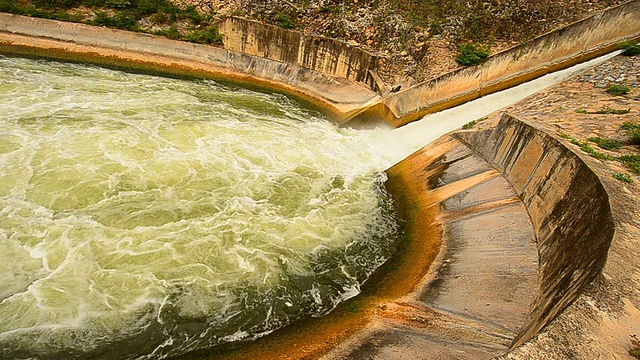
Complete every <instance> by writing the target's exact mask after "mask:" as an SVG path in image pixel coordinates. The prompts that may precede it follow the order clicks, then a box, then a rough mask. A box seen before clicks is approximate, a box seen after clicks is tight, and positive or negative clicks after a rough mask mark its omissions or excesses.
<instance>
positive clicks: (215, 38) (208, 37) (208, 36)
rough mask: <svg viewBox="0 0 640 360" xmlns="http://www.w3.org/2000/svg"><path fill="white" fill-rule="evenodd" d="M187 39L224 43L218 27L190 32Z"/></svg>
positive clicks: (210, 43) (216, 43) (217, 43)
mask: <svg viewBox="0 0 640 360" xmlns="http://www.w3.org/2000/svg"><path fill="white" fill-rule="evenodd" d="M187 40H188V41H191V42H195V43H198V44H208V45H219V46H220V45H222V35H221V34H220V33H219V32H218V29H216V28H208V29H202V30H194V31H192V32H191V33H190V34H189V36H188V37H187Z"/></svg>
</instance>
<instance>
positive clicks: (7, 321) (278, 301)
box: [0, 57, 397, 359]
mask: <svg viewBox="0 0 640 360" xmlns="http://www.w3.org/2000/svg"><path fill="white" fill-rule="evenodd" d="M360 134H361V133H359V132H358V131H355V130H350V129H341V128H339V127H337V126H336V125H334V124H332V123H330V122H329V121H327V120H326V119H324V118H322V117H321V116H320V115H319V114H317V113H315V112H313V111H310V110H306V109H304V108H302V107H300V106H299V105H298V104H297V103H295V102H293V101H292V100H290V99H288V98H286V97H284V96H281V95H277V94H264V93H258V92H253V91H249V90H246V89H241V88H234V87H228V86H222V85H220V84H217V83H215V82H213V81H207V80H184V79H170V78H162V77H154V76H148V75H140V74H130V73H125V72H119V71H113V70H107V69H103V68H99V67H92V66H85V65H76V64H65V63H56V62H50V61H44V60H27V59H20V58H8V57H0V358H41V359H55V358H58V359H67V358H72V357H82V358H85V357H92V358H94V357H95V358H109V359H113V358H147V357H150V358H161V357H164V356H167V355H175V354H180V353H183V352H186V351H188V350H193V349H196V348H201V347H205V346H212V345H216V344H220V343H224V342H231V341H236V340H240V339H252V338H255V337H257V336H260V335H263V334H266V333H268V332H270V331H273V330H274V329H277V328H280V327H282V326H284V325H286V324H287V323H289V322H291V321H293V320H295V319H297V318H300V317H301V316H305V315H312V316H316V315H322V314H325V313H327V312H329V311H330V310H332V309H333V308H334V307H335V306H336V305H337V304H338V303H339V302H341V301H343V300H345V299H347V298H350V297H352V296H354V295H356V294H357V293H358V292H359V287H360V285H361V284H362V283H363V282H364V281H365V280H366V279H367V277H368V276H369V275H370V274H371V273H372V272H373V271H374V270H375V269H376V268H377V267H379V266H380V265H381V264H382V263H383V262H384V261H385V260H386V259H387V258H388V257H389V256H390V254H391V253H392V252H393V248H394V242H395V239H396V237H397V236H396V232H397V225H396V221H395V219H394V217H393V211H392V210H391V206H390V202H389V200H388V198H387V196H386V194H385V191H384V187H383V182H384V180H385V177H384V173H383V172H382V171H383V170H384V167H385V166H386V165H388V163H385V160H384V155H383V151H384V149H381V148H380V147H379V146H378V144H377V143H376V141H375V140H374V141H369V142H367V141H362V139H363V137H362V136H360Z"/></svg>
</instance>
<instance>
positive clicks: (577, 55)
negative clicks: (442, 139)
mask: <svg viewBox="0 0 640 360" xmlns="http://www.w3.org/2000/svg"><path fill="white" fill-rule="evenodd" d="M638 19H640V1H631V2H628V3H626V4H623V5H620V6H618V7H615V8H612V9H609V10H607V11H605V12H602V13H598V14H596V15H594V16H592V17H589V18H587V19H584V20H581V21H578V22H576V23H574V24H571V25H568V26H566V27H564V28H561V29H559V30H556V31H553V32H550V33H548V34H546V35H543V36H540V37H538V38H536V39H533V40H531V41H528V42H526V43H524V44H522V45H520V46H517V47H514V48H511V49H508V50H505V51H503V52H500V53H498V54H495V55H493V56H491V57H490V58H489V60H488V61H487V62H485V63H483V64H481V65H477V66H473V67H468V68H463V69H460V70H457V71H453V72H450V73H448V74H445V75H442V76H440V77H437V78H434V79H431V80H428V81H425V82H423V83H420V84H418V85H416V86H414V87H411V88H409V89H407V90H405V91H402V92H399V93H395V94H391V95H390V96H388V97H386V98H385V99H383V100H382V101H381V103H380V104H378V105H377V106H375V107H372V108H371V109H370V110H368V111H367V112H365V113H363V115H362V117H365V118H369V117H372V116H379V115H382V116H384V117H385V118H386V120H387V122H389V123H390V124H392V125H393V126H401V125H404V124H406V123H408V122H411V121H414V120H417V119H419V118H421V117H422V116H424V115H425V114H427V113H433V112H436V111H440V110H443V109H446V108H450V107H453V106H456V105H459V104H462V103H464V102H467V101H469V100H473V99H476V98H478V97H481V96H484V95H487V94H490V93H493V92H497V91H500V90H504V89H507V88H509V87H512V86H514V85H518V84H521V83H523V82H526V81H529V80H532V79H535V78H537V77H540V76H542V75H545V74H548V73H551V72H554V71H557V70H560V69H564V68H567V67H569V66H572V65H575V64H578V63H581V62H584V61H587V60H590V59H592V58H595V57H597V56H600V55H603V54H605V53H607V52H609V51H612V50H615V49H616V48H617V44H618V43H619V42H621V41H623V40H625V39H629V38H636V37H639V36H640V21H639V20H638Z"/></svg>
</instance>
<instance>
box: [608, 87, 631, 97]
mask: <svg viewBox="0 0 640 360" xmlns="http://www.w3.org/2000/svg"><path fill="white" fill-rule="evenodd" d="M629 91H631V89H630V88H629V87H628V86H626V85H622V84H611V85H609V86H608V87H607V90H606V92H607V93H609V94H611V95H614V96H620V95H627V94H628V93H629Z"/></svg>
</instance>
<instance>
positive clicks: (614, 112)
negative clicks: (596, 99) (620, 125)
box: [594, 107, 631, 115]
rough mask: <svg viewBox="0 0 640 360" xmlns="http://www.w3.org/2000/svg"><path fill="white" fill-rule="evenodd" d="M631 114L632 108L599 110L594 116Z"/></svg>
mask: <svg viewBox="0 0 640 360" xmlns="http://www.w3.org/2000/svg"><path fill="white" fill-rule="evenodd" d="M630 112H631V108H628V109H612V108H610V107H607V108H604V109H601V110H598V111H596V112H594V114H609V115H624V114H628V113H630Z"/></svg>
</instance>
